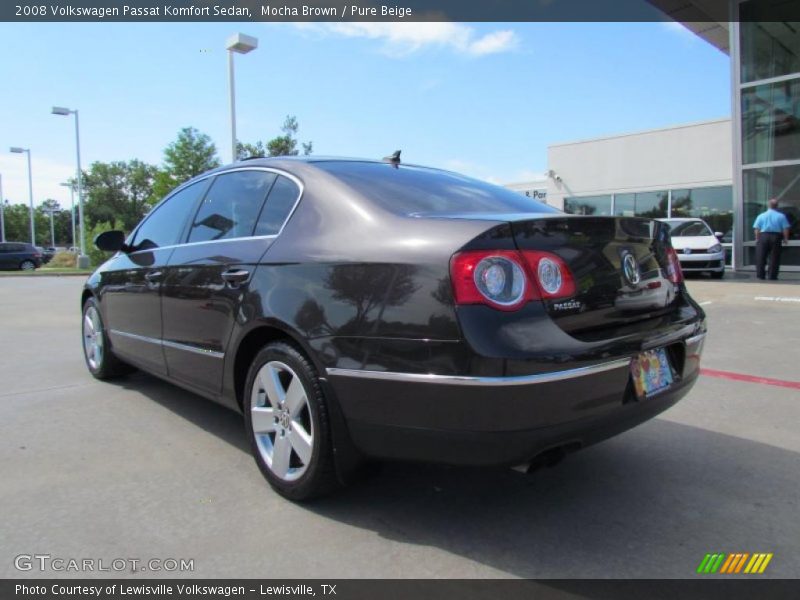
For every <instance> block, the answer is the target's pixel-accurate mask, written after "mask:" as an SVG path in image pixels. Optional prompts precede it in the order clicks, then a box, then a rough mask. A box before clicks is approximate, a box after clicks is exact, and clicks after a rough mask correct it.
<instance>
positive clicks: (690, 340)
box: [684, 332, 706, 346]
mask: <svg viewBox="0 0 800 600" xmlns="http://www.w3.org/2000/svg"><path fill="white" fill-rule="evenodd" d="M705 337H706V333H705V332H703V333H698V334H697V335H693V336H692V337H690V338H686V339H685V340H684V342H686V345H687V346H691V345H692V344H697V343H698V342H702V341H703V339H704V338H705Z"/></svg>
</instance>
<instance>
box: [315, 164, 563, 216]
mask: <svg viewBox="0 0 800 600" xmlns="http://www.w3.org/2000/svg"><path fill="white" fill-rule="evenodd" d="M315 166H317V167H318V168H320V169H322V170H324V171H327V172H328V173H330V174H331V175H334V176H335V177H336V178H337V179H339V180H341V181H343V182H344V183H346V184H347V185H349V186H350V187H352V188H353V189H354V190H356V191H357V192H358V193H360V194H362V195H363V196H365V197H366V198H369V199H370V200H372V201H373V202H375V203H376V204H378V205H379V206H381V207H382V208H384V209H386V210H389V211H391V212H393V213H395V214H400V215H413V214H425V215H440V214H441V215H444V214H453V213H457V214H463V213H557V212H559V211H558V210H556V209H555V208H553V207H551V206H547V205H546V204H542V203H541V202H538V201H536V200H533V199H531V198H528V197H527V196H523V195H522V194H520V193H517V192H512V191H511V190H508V189H506V188H503V187H499V186H496V185H492V184H490V183H487V182H485V181H480V180H478V179H472V178H470V177H464V176H463V175H459V174H458V173H451V172H449V171H439V170H436V169H427V168H422V167H412V166H405V165H400V166H399V167H395V166H394V165H392V164H390V163H370V162H346V161H329V162H318V163H316V165H315Z"/></svg>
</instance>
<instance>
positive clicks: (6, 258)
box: [0, 242, 11, 269]
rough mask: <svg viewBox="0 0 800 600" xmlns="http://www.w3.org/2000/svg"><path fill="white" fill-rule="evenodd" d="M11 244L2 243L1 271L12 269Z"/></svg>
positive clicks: (0, 243)
mask: <svg viewBox="0 0 800 600" xmlns="http://www.w3.org/2000/svg"><path fill="white" fill-rule="evenodd" d="M10 256H11V244H5V243H2V242H0V269H10V268H11V259H10Z"/></svg>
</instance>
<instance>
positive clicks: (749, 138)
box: [742, 79, 800, 164]
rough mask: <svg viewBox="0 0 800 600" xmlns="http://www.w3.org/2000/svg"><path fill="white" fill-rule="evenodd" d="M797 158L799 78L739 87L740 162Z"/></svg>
mask: <svg viewBox="0 0 800 600" xmlns="http://www.w3.org/2000/svg"><path fill="white" fill-rule="evenodd" d="M796 158H800V79H793V80H791V81H781V82H780V83H773V84H768V85H759V86H756V87H750V88H746V89H743V90H742V161H743V162H744V163H745V164H749V163H762V162H771V161H775V160H792V159H796Z"/></svg>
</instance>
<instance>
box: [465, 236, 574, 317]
mask: <svg viewBox="0 0 800 600" xmlns="http://www.w3.org/2000/svg"><path fill="white" fill-rule="evenodd" d="M450 277H451V279H452V282H453V295H454V297H455V301H456V304H486V305H488V306H491V307H493V308H496V309H498V310H507V311H511V310H517V309H519V308H520V307H522V306H523V305H524V304H525V303H527V302H529V301H530V300H539V299H548V300H551V299H555V298H564V297H567V296H572V295H574V294H575V281H574V279H573V277H572V273H571V272H570V270H569V268H568V267H567V265H566V263H564V261H563V260H562V259H561V258H560V257H558V256H556V255H555V254H551V253H549V252H539V251H530V250H526V251H522V252H519V251H516V250H475V251H467V252H459V253H457V254H455V255H454V256H453V258H452V260H451V261H450Z"/></svg>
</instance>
